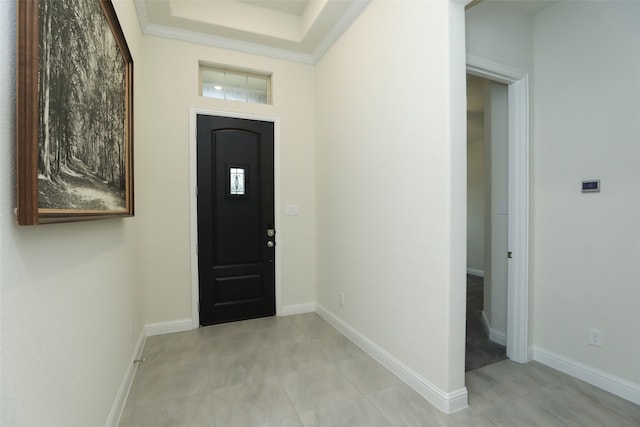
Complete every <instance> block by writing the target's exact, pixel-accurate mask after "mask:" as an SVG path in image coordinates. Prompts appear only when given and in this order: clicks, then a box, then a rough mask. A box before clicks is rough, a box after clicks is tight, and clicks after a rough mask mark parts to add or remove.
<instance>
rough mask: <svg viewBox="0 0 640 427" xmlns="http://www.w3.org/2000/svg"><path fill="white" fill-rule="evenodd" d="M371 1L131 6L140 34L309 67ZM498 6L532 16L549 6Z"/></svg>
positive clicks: (516, 0)
mask: <svg viewBox="0 0 640 427" xmlns="http://www.w3.org/2000/svg"><path fill="white" fill-rule="evenodd" d="M370 1H371V0H134V4H135V6H136V11H137V13H138V19H139V21H140V25H141V27H142V30H143V32H144V33H145V34H149V35H155V36H161V37H168V38H173V39H178V40H184V41H188V42H192V43H200V44H206V45H211V46H217V47H222V48H226V49H232V50H238V51H242V52H247V53H254V54H260V55H268V56H272V57H275V58H280V59H287V60H291V61H296V62H302V63H308V64H314V63H315V62H316V61H317V60H318V59H320V57H321V56H322V55H323V54H324V52H325V51H326V50H327V49H328V48H329V47H330V46H331V45H332V44H333V42H334V41H335V40H337V39H338V37H340V35H341V34H342V33H343V32H344V31H345V30H346V29H347V28H348V27H349V25H351V23H352V22H353V21H355V19H356V18H357V17H358V15H359V14H360V12H362V11H363V10H364V9H365V7H366V6H367V5H368V4H369V2H370ZM490 1H500V4H502V5H504V6H505V7H510V8H515V9H517V10H519V11H520V12H522V13H528V14H533V13H536V12H538V11H539V10H540V9H542V8H544V7H546V6H548V5H549V4H551V3H553V2H552V1H531V0H508V1H502V0H474V1H472V2H471V3H470V4H469V5H468V6H467V8H471V7H478V6H479V5H481V4H482V3H483V2H490Z"/></svg>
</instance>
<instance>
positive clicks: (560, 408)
mask: <svg viewBox="0 0 640 427" xmlns="http://www.w3.org/2000/svg"><path fill="white" fill-rule="evenodd" d="M144 357H145V358H146V362H145V363H144V364H141V365H140V366H139V367H138V371H137V373H136V377H135V380H134V383H133V386H132V389H131V392H130V394H129V398H128V400H127V403H126V406H125V409H124V413H123V415H122V419H121V421H120V426H121V427H129V426H136V427H138V426H144V427H147V426H153V427H162V426H171V427H177V426H189V427H200V426H207V427H213V426H215V427H258V426H260V427H276V426H279V427H294V426H304V427H310V426H330V427H340V426H349V427H358V426H362V427H365V426H366V427H373V426H396V427H399V426H408V427H414V426H416V427H417V426H452V427H461V426H474V427H484V426H523V427H525V426H526V427H530V426H544V427H550V426H580V427H589V426H607V427H631V426H635V427H637V426H640V406H638V405H634V404H632V403H630V402H627V401H625V400H623V399H620V398H617V397H615V396H613V395H611V394H608V393H606V392H603V391H601V390H599V389H597V388H595V387H592V386H590V385H587V384H585V383H583V382H581V381H578V380H576V379H573V378H571V377H568V376H566V375H564V374H561V373H558V372H556V371H554V370H552V369H550V368H547V367H545V366H543V365H540V364H538V363H529V364H527V365H518V364H515V363H513V362H510V361H508V360H506V361H502V362H499V363H495V364H493V365H489V366H485V367H484V368H480V369H477V370H474V371H471V372H468V373H467V374H466V383H467V388H468V390H469V408H468V409H466V410H464V411H460V412H458V413H456V414H453V415H445V414H442V413H441V412H440V411H438V410H437V409H436V408H435V407H433V406H432V405H430V404H429V403H428V402H427V401H426V400H424V399H423V398H422V397H420V396H419V395H418V394H417V393H415V392H414V391H413V390H411V389H410V388H409V387H408V386H406V385H404V383H402V382H401V381H400V380H399V379H398V378H396V377H395V376H393V375H392V374H391V373H389V372H388V371H387V370H386V369H384V368H383V367H382V366H380V365H379V364H378V363H377V362H375V361H374V360H373V359H371V358H370V357H369V356H367V355H366V354H365V353H364V352H363V351H362V350H360V349H359V348H358V347H357V346H355V345H354V344H353V343H351V342H350V341H349V340H347V339H346V338H345V337H343V336H342V335H341V334H340V333H339V332H338V331H337V330H335V329H334V328H333V327H331V326H330V325H329V324H328V323H326V322H325V321H324V320H322V319H321V318H320V317H319V316H318V315H316V314H314V313H311V314H302V315H297V316H290V317H277V318H274V317H271V318H264V319H256V320H248V321H244V322H237V323H229V324H224V325H217V326H209V327H205V328H200V329H198V330H194V331H189V332H182V333H176V334H169V335H162V336H155V337H149V339H148V340H147V343H146V346H145V349H144Z"/></svg>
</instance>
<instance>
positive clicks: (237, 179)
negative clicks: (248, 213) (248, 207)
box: [229, 168, 246, 196]
mask: <svg viewBox="0 0 640 427" xmlns="http://www.w3.org/2000/svg"><path fill="white" fill-rule="evenodd" d="M245 177H246V174H245V169H244V168H229V187H230V188H229V195H231V196H244V195H245Z"/></svg>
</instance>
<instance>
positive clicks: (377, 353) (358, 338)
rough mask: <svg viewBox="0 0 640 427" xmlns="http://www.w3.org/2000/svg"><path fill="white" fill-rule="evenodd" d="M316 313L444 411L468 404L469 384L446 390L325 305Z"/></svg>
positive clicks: (456, 409) (454, 410)
mask: <svg viewBox="0 0 640 427" xmlns="http://www.w3.org/2000/svg"><path fill="white" fill-rule="evenodd" d="M316 312H317V313H318V314H319V315H320V316H321V317H322V318H323V319H325V320H326V321H327V322H329V323H330V324H331V325H333V326H334V327H335V328H336V329H338V330H339V331H340V332H342V334H343V335H344V336H346V337H347V338H349V339H350V340H351V341H353V342H354V343H355V344H356V345H357V346H358V347H360V348H361V349H362V350H364V351H365V352H366V353H367V354H369V355H370V356H371V357H373V358H374V359H376V360H377V361H378V362H379V363H380V364H382V365H383V366H384V367H386V368H387V369H388V370H390V371H391V372H393V373H394V374H395V375H396V376H398V377H399V378H400V379H401V380H402V381H404V382H405V383H407V385H409V386H410V387H411V388H413V389H414V390H415V391H416V392H418V393H419V394H420V395H422V396H423V397H424V398H425V399H427V400H428V401H429V402H431V403H432V404H433V405H434V406H436V407H437V408H438V409H440V410H441V411H442V412H444V413H447V414H451V413H453V412H457V411H459V410H462V409H465V408H466V407H467V406H468V401H467V398H468V395H467V389H466V387H463V388H461V389H459V390H456V391H454V392H451V393H447V392H445V391H442V390H440V389H439V388H438V387H436V386H435V385H433V384H431V383H430V382H429V381H427V380H426V379H425V378H423V377H421V376H420V375H418V374H417V373H416V372H415V371H413V370H412V369H411V368H409V367H408V366H406V365H405V364H404V363H402V362H401V361H399V360H398V359H396V358H395V357H393V356H392V355H390V354H389V353H387V352H386V351H385V350H384V349H382V348H381V347H379V346H378V345H377V344H376V343H374V342H373V341H371V340H370V339H369V338H367V337H366V336H364V335H363V334H361V333H360V332H358V331H357V330H355V329H354V328H352V327H351V326H349V325H347V324H346V323H345V322H344V321H342V320H341V319H340V318H338V317H337V316H336V315H335V314H333V313H332V312H330V311H329V310H327V309H326V308H325V307H323V306H322V305H320V304H316Z"/></svg>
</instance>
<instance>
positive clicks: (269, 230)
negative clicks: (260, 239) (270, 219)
mask: <svg viewBox="0 0 640 427" xmlns="http://www.w3.org/2000/svg"><path fill="white" fill-rule="evenodd" d="M275 235H276V230H274V229H273V228H269V229H268V230H267V236H268V237H273V236H275Z"/></svg>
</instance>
